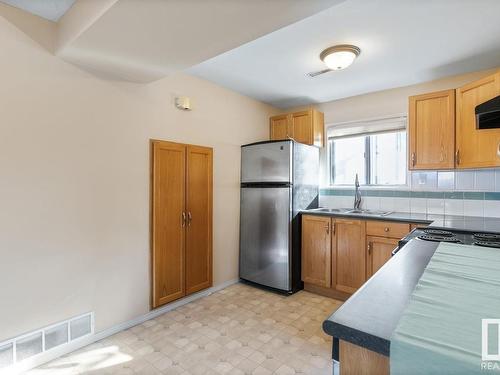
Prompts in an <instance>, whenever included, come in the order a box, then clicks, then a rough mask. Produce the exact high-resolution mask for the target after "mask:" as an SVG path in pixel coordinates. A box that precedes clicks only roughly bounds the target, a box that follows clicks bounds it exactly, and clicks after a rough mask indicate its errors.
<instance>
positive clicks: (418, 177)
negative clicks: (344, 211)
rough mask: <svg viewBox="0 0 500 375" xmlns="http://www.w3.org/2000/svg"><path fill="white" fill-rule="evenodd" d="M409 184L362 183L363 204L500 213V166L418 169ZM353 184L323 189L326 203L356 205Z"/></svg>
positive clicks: (395, 208) (489, 214)
mask: <svg viewBox="0 0 500 375" xmlns="http://www.w3.org/2000/svg"><path fill="white" fill-rule="evenodd" d="M408 180H409V186H405V187H401V188H378V189H377V188H373V187H365V188H363V187H361V195H362V207H363V208H368V209H383V210H389V211H400V212H414V213H428V214H440V215H443V214H444V215H467V216H487V217H500V168H497V169H483V170H467V171H418V172H417V171H414V172H409V173H408ZM353 202H354V189H353V188H351V187H348V186H347V187H345V188H340V187H339V188H335V187H333V188H332V187H328V188H323V189H321V193H320V205H321V206H323V207H332V208H337V207H338V208H340V207H352V205H353Z"/></svg>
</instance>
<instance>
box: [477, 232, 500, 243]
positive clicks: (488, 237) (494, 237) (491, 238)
mask: <svg viewBox="0 0 500 375" xmlns="http://www.w3.org/2000/svg"><path fill="white" fill-rule="evenodd" d="M474 239H476V240H478V241H487V242H500V234H494V233H474Z"/></svg>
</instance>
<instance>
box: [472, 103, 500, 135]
mask: <svg viewBox="0 0 500 375" xmlns="http://www.w3.org/2000/svg"><path fill="white" fill-rule="evenodd" d="M476 128H477V129H479V130H481V129H499V128H500V95H499V96H497V97H496V98H493V99H490V100H488V101H487V102H484V103H482V104H479V105H478V106H476Z"/></svg>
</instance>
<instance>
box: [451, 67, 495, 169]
mask: <svg viewBox="0 0 500 375" xmlns="http://www.w3.org/2000/svg"><path fill="white" fill-rule="evenodd" d="M498 95H500V71H498V72H497V73H495V74H492V75H490V76H488V77H485V78H483V79H480V80H478V81H475V82H472V83H469V84H467V85H465V86H462V87H460V88H458V89H457V92H456V96H457V113H456V116H457V121H456V127H457V149H456V153H457V167H458V168H484V167H495V166H500V129H483V130H478V129H477V127H476V115H475V109H476V106H477V105H479V104H482V103H484V102H486V101H488V100H490V99H493V98H495V97H497V96H498Z"/></svg>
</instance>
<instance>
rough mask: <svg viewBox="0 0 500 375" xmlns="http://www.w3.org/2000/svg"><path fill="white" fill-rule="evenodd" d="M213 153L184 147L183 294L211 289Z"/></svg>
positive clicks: (208, 149)
mask: <svg viewBox="0 0 500 375" xmlns="http://www.w3.org/2000/svg"><path fill="white" fill-rule="evenodd" d="M212 159H213V157H212V149H211V148H208V147H200V146H191V145H190V146H187V176H186V181H187V184H186V192H187V193H186V194H187V196H186V211H187V224H186V294H191V293H194V292H197V291H199V290H202V289H206V288H208V287H211V286H212V189H213V188H212V184H213V182H212V164H213V160H212Z"/></svg>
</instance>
